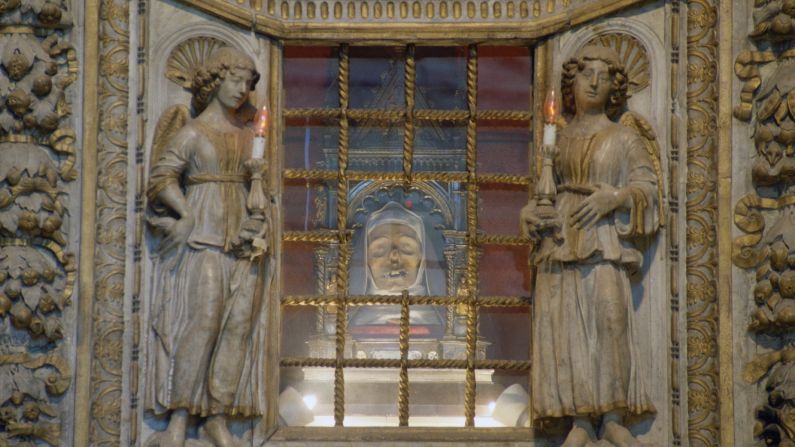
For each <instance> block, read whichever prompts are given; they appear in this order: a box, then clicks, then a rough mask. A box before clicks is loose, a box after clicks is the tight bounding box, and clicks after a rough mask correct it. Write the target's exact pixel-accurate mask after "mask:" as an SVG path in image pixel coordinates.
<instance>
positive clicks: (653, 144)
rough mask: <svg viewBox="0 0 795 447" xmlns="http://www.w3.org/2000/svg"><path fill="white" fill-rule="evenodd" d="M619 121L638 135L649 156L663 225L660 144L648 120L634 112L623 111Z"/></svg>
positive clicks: (663, 197)
mask: <svg viewBox="0 0 795 447" xmlns="http://www.w3.org/2000/svg"><path fill="white" fill-rule="evenodd" d="M619 123H621V124H622V125H624V126H627V127H629V128H631V129H633V130H635V132H637V133H638V135H640V137H641V139H642V140H643V146H644V147H645V148H646V152H648V154H649V157H651V162H652V165H653V166H654V173H655V174H656V175H657V202H658V205H657V206H658V208H659V210H660V226H664V225H665V186H664V184H663V175H662V164H661V162H660V145H659V144H658V143H657V136H656V135H655V134H654V129H653V128H652V127H651V124H649V122H648V121H646V120H645V119H644V118H643V117H642V116H640V115H639V114H637V113H634V112H625V113H624V114H623V115H621V119H619Z"/></svg>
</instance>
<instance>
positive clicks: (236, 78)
mask: <svg viewBox="0 0 795 447" xmlns="http://www.w3.org/2000/svg"><path fill="white" fill-rule="evenodd" d="M253 76H254V75H253V73H252V72H251V70H247V69H245V68H239V67H235V68H232V69H230V70H229V71H228V72H227V73H226V76H225V77H224V79H223V80H222V81H221V85H220V86H219V87H218V92H217V93H216V95H217V96H218V101H219V102H220V103H221V105H223V106H224V107H226V108H228V109H234V110H237V109H239V108H240V106H242V105H243V103H245V102H246V99H247V98H248V93H249V91H250V87H251V81H252V79H253Z"/></svg>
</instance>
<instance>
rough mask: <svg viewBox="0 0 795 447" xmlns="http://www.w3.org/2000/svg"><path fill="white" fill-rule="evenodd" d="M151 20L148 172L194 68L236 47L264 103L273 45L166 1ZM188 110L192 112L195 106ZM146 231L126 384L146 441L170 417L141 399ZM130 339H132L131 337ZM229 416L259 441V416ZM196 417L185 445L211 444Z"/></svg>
mask: <svg viewBox="0 0 795 447" xmlns="http://www.w3.org/2000/svg"><path fill="white" fill-rule="evenodd" d="M148 20H149V23H150V24H151V26H149V27H148V29H147V36H146V40H147V42H148V43H149V45H148V46H147V47H146V50H147V52H146V57H145V60H146V61H147V64H146V69H145V71H143V73H145V79H144V83H143V85H144V92H143V93H144V94H143V97H144V98H145V99H144V101H145V112H144V115H145V117H146V119H145V121H141V123H142V124H141V125H142V126H143V127H144V128H143V129H142V130H143V132H142V133H143V135H144V140H145V144H144V145H142V149H141V152H140V160H141V167H142V168H143V171H144V172H149V168H150V166H151V164H152V163H153V162H154V161H155V160H152V157H153V155H152V153H151V152H152V150H153V149H152V146H153V139H154V138H155V135H156V134H157V133H158V132H160V130H159V129H158V128H159V127H160V125H161V124H163V120H161V117H163V116H164V115H165V114H166V113H168V110H167V109H169V108H170V107H171V106H177V105H179V106H185V107H186V110H190V107H191V92H190V87H191V83H192V80H193V77H194V74H195V72H196V70H197V69H198V68H200V67H202V66H203V64H205V63H206V62H207V61H208V59H209V58H210V56H211V55H212V54H213V53H214V52H215V51H217V50H218V49H221V48H224V47H233V48H236V49H239V50H241V51H242V52H243V53H245V54H247V55H249V56H250V57H251V58H252V59H253V60H254V62H255V65H256V69H257V71H258V72H259V73H260V75H261V78H260V80H259V82H258V83H257V86H256V90H255V91H253V92H251V94H250V101H249V102H250V103H251V104H254V105H262V104H263V103H265V102H266V100H267V98H266V96H265V92H266V91H267V85H268V69H267V63H268V57H267V55H268V50H269V43H268V41H267V40H265V39H262V38H258V37H255V36H253V35H251V34H250V33H246V32H243V31H241V30H239V29H238V28H236V27H232V26H227V25H225V24H223V23H220V22H217V21H214V20H208V19H207V18H206V17H203V16H200V15H197V14H194V13H192V12H190V11H186V10H185V9H183V8H178V7H175V6H174V5H173V4H170V3H166V2H153V3H152V4H151V7H150V9H149V10H148ZM169 110H170V109H169ZM188 113H192V111H189V112H188ZM165 124H166V125H167V124H168V123H165ZM266 157H267V156H266ZM141 180H142V182H141V183H139V184H137V185H135V187H136V190H137V191H140V192H141V194H142V195H143V194H145V191H146V184H147V179H146V178H142V179H141ZM138 218H139V219H142V215H140V214H139V216H138ZM145 234H146V236H145V238H144V240H143V243H142V246H141V247H139V248H140V249H141V251H142V257H141V267H142V268H141V275H140V284H139V286H140V290H141V293H140V296H141V299H142V302H141V306H140V319H139V321H140V325H141V326H140V331H141V334H142V337H141V339H140V341H139V344H138V345H137V346H134V347H133V346H130V349H140V350H141V353H142V355H141V358H140V359H136V360H131V362H137V364H138V369H137V371H139V377H137V378H136V379H137V381H138V383H139V384H141V386H140V389H125V399H126V400H127V401H128V402H137V401H140V404H138V405H135V406H132V407H131V411H132V412H134V413H135V414H136V416H137V417H136V418H135V419H133V421H134V423H133V424H131V426H130V427H129V430H130V431H131V435H130V436H131V437H132V438H137V439H139V440H141V442H142V443H143V444H145V443H146V442H148V441H149V440H152V439H154V438H153V436H152V435H153V434H155V433H157V432H163V431H164V430H165V429H166V424H167V423H168V421H169V419H168V417H165V418H164V417H163V416H162V415H161V416H160V417H158V416H155V415H153V414H152V413H151V412H149V411H147V410H148V409H147V408H146V406H145V405H143V403H144V400H145V398H144V397H143V394H142V393H143V391H144V390H145V389H146V386H147V384H146V380H148V377H147V374H146V371H147V369H146V368H147V365H148V364H149V363H148V362H151V359H150V358H149V357H147V354H148V352H147V349H146V346H148V345H149V342H150V340H149V337H150V336H151V331H150V329H151V322H152V317H151V315H152V312H153V310H152V303H151V302H150V301H149V300H148V298H149V297H151V296H152V291H151V286H152V284H151V279H152V275H153V271H152V270H153V259H154V256H155V253H154V247H153V244H152V242H153V239H152V234H151V233H150V232H148V231H147V232H145ZM128 343H130V341H129V340H128ZM166 416H167V415H166ZM231 419H232V420H231V421H230V423H229V429H230V431H231V432H232V433H233V434H234V435H235V436H237V438H238V440H242V441H241V442H245V443H246V445H249V444H251V445H256V444H257V443H258V442H259V440H260V439H261V434H260V433H259V432H258V428H257V427H258V426H259V425H260V424H259V420H258V419H257V420H252V419H245V418H241V419H235V418H231ZM138 421H140V423H138ZM194 422H195V421H193V420H191V421H190V424H191V426H190V428H189V438H190V439H188V441H187V443H186V445H192V446H207V445H212V444H211V443H210V441H209V438H208V437H207V435H206V431H205V429H204V428H203V427H199V426H196V424H194Z"/></svg>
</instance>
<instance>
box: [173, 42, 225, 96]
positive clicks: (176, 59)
mask: <svg viewBox="0 0 795 447" xmlns="http://www.w3.org/2000/svg"><path fill="white" fill-rule="evenodd" d="M225 46H227V44H226V42H224V41H222V40H219V39H216V38H213V37H194V38H191V39H188V40H186V41H184V42H182V43H181V44H179V45H178V46H177V47H176V48H174V49H173V50H172V51H171V54H169V55H168V63H167V65H166V77H167V78H168V79H169V80H171V81H173V82H174V83H176V84H178V85H180V86H182V87H183V88H186V89H189V88H190V86H191V83H192V82H193V75H194V73H196V70H197V69H198V68H200V67H201V66H202V65H203V64H204V63H205V62H206V61H207V60H208V59H209V58H210V55H211V54H213V52H214V51H215V50H217V49H219V48H223V47H225Z"/></svg>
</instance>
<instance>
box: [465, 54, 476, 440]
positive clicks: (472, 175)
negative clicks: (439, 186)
mask: <svg viewBox="0 0 795 447" xmlns="http://www.w3.org/2000/svg"><path fill="white" fill-rule="evenodd" d="M477 58H478V49H477V46H475V45H470V46H469V49H468V55H467V107H468V108H469V114H470V116H469V121H468V122H467V143H466V166H467V176H468V179H467V180H468V183H467V185H466V187H467V267H466V278H467V292H468V293H467V328H466V356H467V364H466V382H465V384H464V418H465V422H464V425H465V426H467V427H474V426H475V357H476V349H477V325H478V309H477V289H478V276H477V272H478V253H477V237H478V233H477V231H478V207H477V200H478V184H477V118H476V113H477V99H478V59H477Z"/></svg>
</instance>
